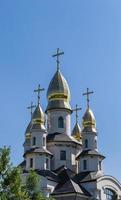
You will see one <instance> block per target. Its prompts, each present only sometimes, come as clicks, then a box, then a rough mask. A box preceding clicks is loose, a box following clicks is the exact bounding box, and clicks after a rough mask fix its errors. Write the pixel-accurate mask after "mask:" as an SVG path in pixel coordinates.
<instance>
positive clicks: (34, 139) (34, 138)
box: [32, 137, 36, 145]
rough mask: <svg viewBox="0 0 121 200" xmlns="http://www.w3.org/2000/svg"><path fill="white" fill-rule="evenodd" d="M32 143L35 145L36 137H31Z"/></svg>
mask: <svg viewBox="0 0 121 200" xmlns="http://www.w3.org/2000/svg"><path fill="white" fill-rule="evenodd" d="M32 145H36V137H33V141H32Z"/></svg>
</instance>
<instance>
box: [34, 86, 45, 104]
mask: <svg viewBox="0 0 121 200" xmlns="http://www.w3.org/2000/svg"><path fill="white" fill-rule="evenodd" d="M44 90H45V89H44V88H40V84H39V85H38V89H35V90H34V92H37V93H38V105H39V104H40V92H42V91H44Z"/></svg>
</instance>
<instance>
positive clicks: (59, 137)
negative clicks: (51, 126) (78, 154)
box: [47, 132, 81, 145]
mask: <svg viewBox="0 0 121 200" xmlns="http://www.w3.org/2000/svg"><path fill="white" fill-rule="evenodd" d="M53 141H54V142H63V143H64V142H73V143H76V144H79V145H81V143H80V142H78V141H77V140H76V139H75V138H73V137H72V136H69V135H66V134H65V133H58V132H56V133H52V134H48V135H47V142H48V143H49V142H53Z"/></svg>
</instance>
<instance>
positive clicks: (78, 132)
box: [71, 123, 82, 142]
mask: <svg viewBox="0 0 121 200" xmlns="http://www.w3.org/2000/svg"><path fill="white" fill-rule="evenodd" d="M71 135H72V136H73V137H74V138H75V139H76V140H78V141H79V142H80V141H81V139H82V136H81V128H80V125H79V124H78V123H76V124H75V126H74V128H73V131H72V134H71Z"/></svg>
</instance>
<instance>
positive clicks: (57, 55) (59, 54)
mask: <svg viewBox="0 0 121 200" xmlns="http://www.w3.org/2000/svg"><path fill="white" fill-rule="evenodd" d="M63 54H64V52H59V48H57V53H56V54H54V55H52V57H57V60H56V62H57V70H59V64H60V61H59V56H61V55H63Z"/></svg>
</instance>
